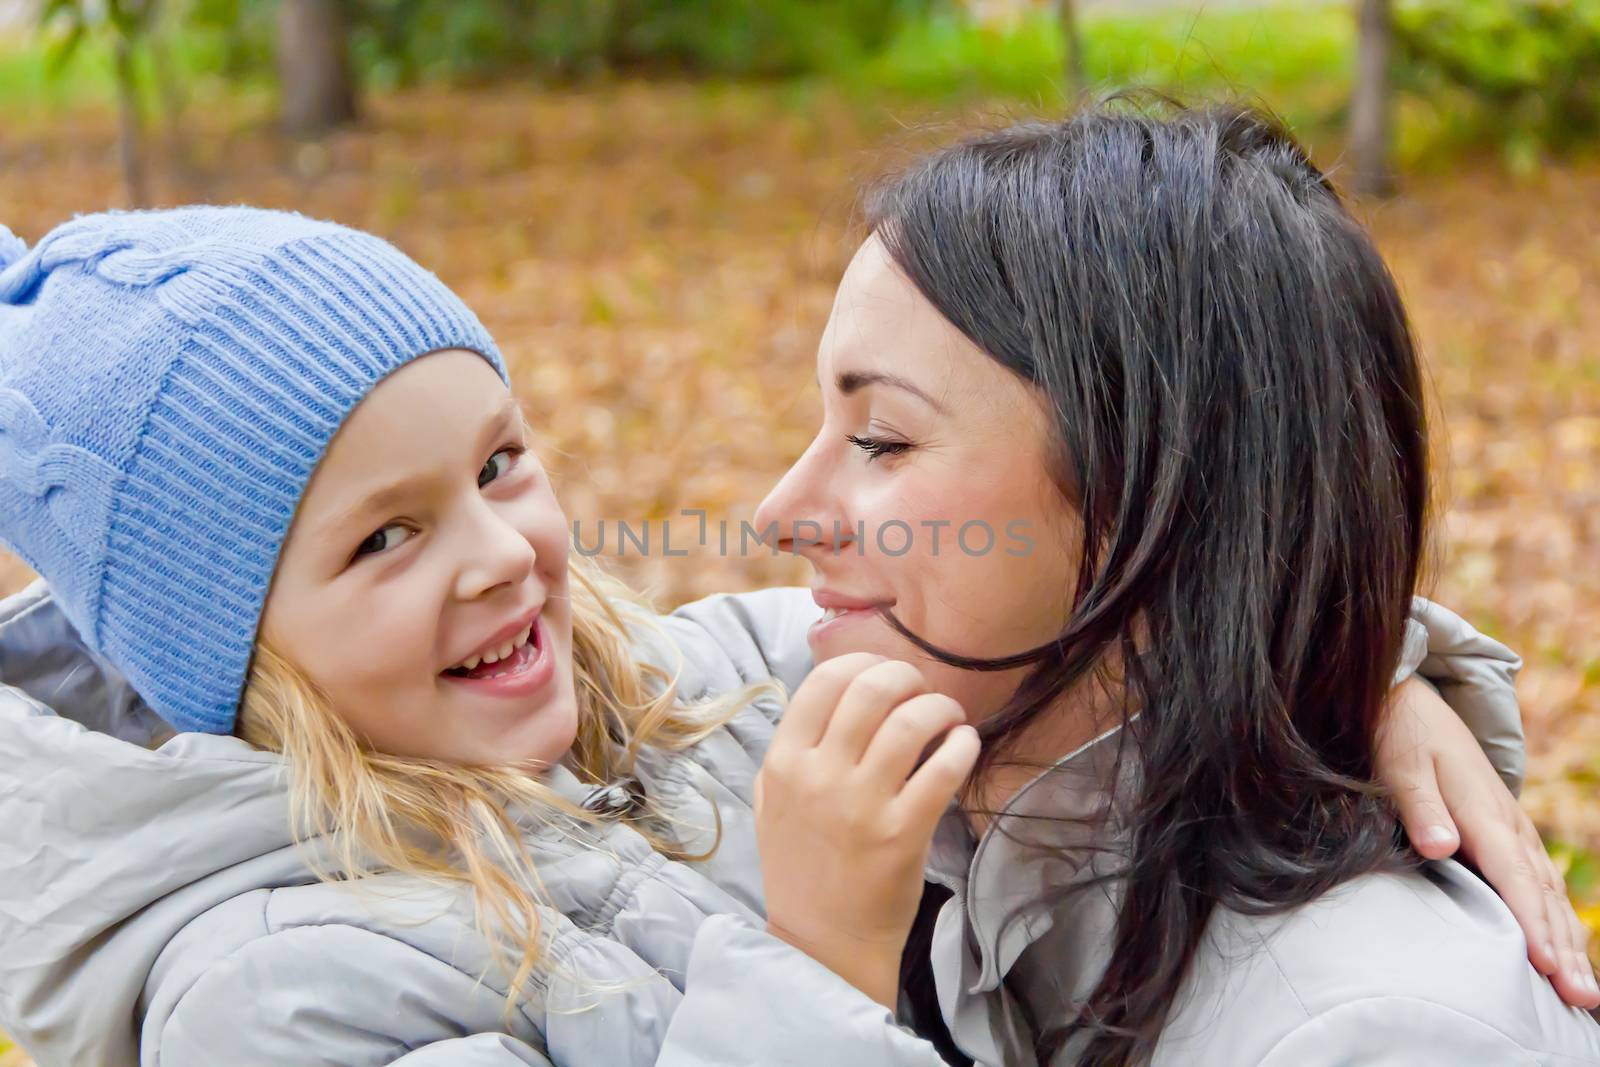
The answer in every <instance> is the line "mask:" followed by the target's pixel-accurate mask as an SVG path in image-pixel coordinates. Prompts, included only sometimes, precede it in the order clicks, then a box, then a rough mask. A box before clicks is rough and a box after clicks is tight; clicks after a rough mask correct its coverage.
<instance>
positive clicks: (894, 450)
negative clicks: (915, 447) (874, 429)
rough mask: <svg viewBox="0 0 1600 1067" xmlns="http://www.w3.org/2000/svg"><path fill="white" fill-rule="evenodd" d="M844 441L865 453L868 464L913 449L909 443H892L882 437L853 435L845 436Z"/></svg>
mask: <svg viewBox="0 0 1600 1067" xmlns="http://www.w3.org/2000/svg"><path fill="white" fill-rule="evenodd" d="M844 439H845V440H846V441H849V442H850V443H851V444H853V445H855V446H856V447H857V448H859V449H861V451H863V452H865V453H866V454H867V462H868V463H871V462H872V461H873V460H875V459H877V458H878V457H879V456H898V455H899V454H900V453H902V452H904V451H906V449H908V448H910V447H911V444H910V442H908V441H890V440H887V439H885V438H882V437H861V436H859V435H857V434H853V433H847V434H845V435H844Z"/></svg>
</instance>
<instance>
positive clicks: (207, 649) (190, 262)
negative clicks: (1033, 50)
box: [0, 207, 506, 733]
mask: <svg viewBox="0 0 1600 1067" xmlns="http://www.w3.org/2000/svg"><path fill="white" fill-rule="evenodd" d="M445 348H464V349H470V350H472V351H476V352H478V353H481V354H482V355H483V357H484V358H485V359H486V360H488V361H489V363H490V364H492V365H493V366H494V368H495V370H496V371H498V372H499V374H500V376H501V378H502V379H504V378H505V377H506V372H505V367H504V365H503V363H502V362H501V359H500V354H499V352H498V350H497V349H496V348H495V345H494V341H493V340H491V339H490V337H489V335H488V333H487V331H485V330H484V328H483V326H482V324H480V323H479V322H478V320H477V318H475V317H474V316H473V314H472V312H471V311H469V310H467V308H466V306H465V305H464V304H462V302H461V301H460V300H459V299H457V298H456V296H455V295H454V294H453V293H451V292H450V290H449V289H447V288H445V286H444V285H443V283H441V282H440V281H439V280H438V279H437V278H435V277H434V276H433V275H432V274H430V273H429V272H427V271H426V270H423V269H422V268H421V267H419V266H418V265H417V264H416V263H414V262H412V261H411V260H410V259H408V258H407V257H406V256H405V255H403V254H402V253H401V252H399V251H398V250H397V249H395V248H394V247H393V246H392V245H390V244H388V243H387V242H385V241H381V240H379V239H378V238H376V237H373V236H371V235H370V234H364V233H359V232H357V231H354V230H349V229H345V228H344V227H342V226H335V225H333V224H332V223H327V222H318V221H316V220H313V219H308V218H305V217H303V216H300V215H293V214H287V213H282V212H274V211H261V210H256V209H252V208H243V207H226V208H224V207H196V208H181V209H177V210H172V211H148V212H115V213H110V214H103V215H88V216H84V217H81V218H77V219H74V220H73V221H71V222H68V223H66V224H64V225H62V226H59V227H57V228H56V229H55V230H53V231H51V232H50V233H49V234H48V235H46V236H45V237H44V238H43V239H42V240H41V241H40V242H39V244H38V246H37V247H36V248H34V249H33V250H32V251H31V252H30V251H27V250H26V248H25V246H24V245H23V244H22V242H21V241H19V240H18V239H17V238H15V237H13V236H12V235H11V233H10V231H8V230H5V229H4V227H0V543H4V544H5V545H6V546H7V547H9V548H10V549H12V550H13V551H14V552H16V553H17V554H18V555H19V556H21V557H22V558H23V559H24V560H25V561H26V562H27V563H28V565H29V566H31V567H32V568H33V569H34V570H36V571H38V572H39V573H40V574H41V575H43V576H44V578H45V579H46V580H47V581H48V582H49V583H50V586H51V588H52V590H53V591H54V593H55V596H56V599H57V600H58V601H59V603H60V604H61V607H62V609H63V611H64V612H65V614H66V616H67V618H68V619H69V620H71V622H72V624H73V626H74V627H75V628H76V629H77V631H78V633H79V634H80V635H81V636H82V638H83V640H84V643H85V644H86V645H87V646H88V647H89V648H90V649H91V650H92V651H94V652H95V653H98V654H99V655H101V656H103V657H104V658H105V659H106V660H107V661H109V662H110V663H111V664H112V665H114V666H115V667H116V668H117V669H118V670H120V671H121V672H122V673H123V675H124V676H126V677H127V679H128V681H129V682H131V683H132V684H133V686H134V688H135V689H136V690H138V692H139V694H140V695H141V696H142V697H144V699H145V700H146V702H148V703H149V704H150V706H151V708H152V709H154V710H155V711H156V712H157V713H158V714H159V715H161V716H162V717H163V718H164V719H166V720H167V721H168V722H170V723H171V724H172V725H173V726H174V727H176V728H177V729H179V730H198V731H204V732H208V733H227V732H229V731H231V730H232V729H233V724H234V717H235V713H236V710H237V706H238V702H239V697H240V694H241V690H242V689H243V686H244V682H245V677H246V671H247V668H248V665H249V662H250V655H251V651H252V649H253V647H254V644H255V635H256V628H257V625H258V623H259V621H260V617H261V611H262V608H263V605H264V602H265V600H266V595H267V589H268V586H269V585H270V584H271V581H272V575H273V571H274V569H275V567H276V565H277V561H278V554H279V551H280V550H281V549H282V547H283V541H284V538H285V536H286V535H287V534H288V531H289V524H290V522H291V520H292V519H293V518H294V513H295V508H296V506H297V505H298V503H299V501H300V497H301V494H302V493H303V492H304V491H305V487H306V484H307V482H308V481H309V480H310V478H311V473H312V471H313V470H314V469H315V467H316V465H317V462H318V461H319V460H320V459H321V458H322V455H323V453H324V452H325V451H326V450H327V448H328V444H329V442H330V441H332V439H333V435H334V432H335V431H336V430H338V428H339V426H340V425H341V424H342V423H343V422H344V420H345V418H346V417H347V416H348V415H349V414H350V412H351V411H352V410H353V409H354V408H355V406H356V404H357V403H359V402H360V400H361V399H362V397H364V396H366V395H367V393H368V392H370V391H371V390H372V388H373V386H375V385H377V384H378V382H379V381H381V380H382V379H383V378H384V377H385V376H386V375H388V374H389V373H390V372H391V371H393V370H395V369H396V368H398V367H400V366H402V365H404V364H405V363H407V362H409V361H411V360H413V359H415V358H417V357H418V356H422V355H426V354H427V353H429V352H435V351H438V350H440V349H445Z"/></svg>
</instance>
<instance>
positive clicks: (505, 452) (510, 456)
mask: <svg viewBox="0 0 1600 1067" xmlns="http://www.w3.org/2000/svg"><path fill="white" fill-rule="evenodd" d="M526 451H527V449H526V448H523V447H522V446H520V445H510V446H507V447H506V448H502V449H501V450H500V451H498V452H496V453H495V454H494V455H492V456H490V457H489V461H488V462H487V463H485V464H484V465H483V470H481V471H479V472H478V488H479V489H482V488H483V487H484V486H486V485H488V484H489V483H490V482H492V481H494V480H495V479H496V478H499V477H501V476H503V475H504V474H505V473H506V472H507V471H509V470H511V468H512V467H514V466H515V465H516V462H517V457H518V456H520V455H522V454H523V453H524V452H526ZM502 456H504V457H505V458H504V460H502V461H501V462H498V463H497V462H496V460H500V459H501V457H502Z"/></svg>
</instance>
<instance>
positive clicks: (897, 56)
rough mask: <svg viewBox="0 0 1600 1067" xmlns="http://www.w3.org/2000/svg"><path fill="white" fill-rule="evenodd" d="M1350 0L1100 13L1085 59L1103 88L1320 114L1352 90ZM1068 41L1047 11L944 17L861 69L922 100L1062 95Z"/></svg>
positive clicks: (1089, 30)
mask: <svg viewBox="0 0 1600 1067" xmlns="http://www.w3.org/2000/svg"><path fill="white" fill-rule="evenodd" d="M1353 23H1354V20H1353V19H1352V18H1351V16H1350V13H1349V11H1347V10H1345V9H1344V8H1342V7H1334V8H1316V9H1313V10H1310V11H1306V10H1303V9H1302V10H1296V9H1295V8H1293V7H1290V6H1287V5H1286V6H1284V7H1281V8H1264V9H1259V10H1251V11H1209V10H1202V11H1201V12H1200V13H1198V14H1196V13H1194V12H1192V11H1191V12H1182V11H1157V12H1147V13H1142V14H1116V13H1102V14H1097V15H1093V16H1090V17H1086V18H1085V19H1084V20H1083V26H1082V34H1083V41H1084V65H1085V69H1086V73H1087V76H1088V79H1089V81H1090V82H1091V84H1092V86H1094V87H1096V88H1122V87H1126V86H1152V87H1159V88H1165V89H1170V90H1177V91H1180V92H1206V93H1213V94H1215V93H1230V94H1234V95H1239V96H1244V97H1247V98H1251V99H1256V100H1258V101H1260V102H1265V103H1267V104H1270V105H1271V106H1273V107H1274V108H1277V109H1279V110H1281V111H1283V112H1284V113H1285V114H1286V115H1288V116H1289V117H1290V118H1294V117H1295V116H1294V112H1296V111H1299V112H1305V113H1308V114H1316V115H1318V116H1321V115H1322V114H1323V113H1325V112H1327V111H1329V110H1331V109H1335V108H1337V107H1339V106H1340V104H1341V103H1342V101H1343V100H1344V98H1345V97H1346V96H1347V95H1348V92H1349V86H1350V78H1351V70H1352V67H1353V65H1354V49H1355V27H1354V24H1353ZM1064 51H1065V49H1064V44H1063V42H1062V40H1061V35H1060V32H1059V29H1058V27H1057V26H1056V23H1055V21H1054V19H1053V18H1051V17H1050V16H1049V15H1047V14H1038V15H1035V16H1033V17H1031V18H1028V19H1026V20H1024V21H1022V22H1020V23H1019V24H1018V25H1017V26H1016V27H1015V28H1013V29H1011V30H1009V31H1002V30H995V29H985V28H983V27H978V26H973V25H971V24H968V23H965V22H962V21H959V20H957V19H954V18H949V17H945V18H937V19H931V20H929V21H927V22H924V23H921V24H918V25H915V26H912V27H910V28H908V29H907V30H906V31H904V32H902V33H901V34H900V35H899V37H898V38H897V39H896V40H895V41H893V42H892V43H891V44H890V46H889V48H888V49H886V50H885V51H884V52H883V54H881V55H880V56H878V57H877V58H876V59H874V60H871V61H870V62H869V63H867V64H866V65H865V66H864V67H862V68H861V69H860V70H859V71H855V72H851V71H846V72H842V74H843V76H844V77H845V78H846V79H847V80H849V81H853V82H854V83H855V84H857V85H859V86H861V87H865V88H870V89H873V90H877V91H888V92H898V93H905V94H908V95H916V96H923V97H941V96H944V97H961V96H974V95H977V96H994V97H1009V98H1014V99H1019V100H1024V101H1030V102H1039V103H1043V104H1047V105H1048V104H1053V103H1059V102H1060V101H1061V100H1062V99H1063V77H1062V73H1063V69H1064V61H1065V60H1064Z"/></svg>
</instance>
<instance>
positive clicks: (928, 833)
mask: <svg viewBox="0 0 1600 1067" xmlns="http://www.w3.org/2000/svg"><path fill="white" fill-rule="evenodd" d="M934 742H938V744H937V746H936V747H934V748H933V749H932V751H931V754H930V755H929V756H928V757H927V759H926V760H921V757H922V754H923V752H924V751H925V750H927V749H928V748H929V746H930V745H932V744H933V743H934ZM977 756H978V734H977V731H976V730H974V729H973V728H972V727H971V726H968V725H966V714H965V713H964V712H963V711H962V709H961V705H960V704H958V703H956V702H955V701H954V700H952V699H950V698H949V697H946V696H942V695H940V694H937V693H931V692H929V691H928V684H927V682H926V681H925V680H924V679H923V677H922V672H920V671H919V670H917V668H915V667H913V666H912V665H911V664H909V663H903V662H900V661H898V660H887V659H884V658H883V657H882V656H874V655H869V654H867V653H853V654H851V655H848V656H840V657H838V658H837V659H832V660H828V661H827V662H825V663H823V664H821V665H820V666H818V667H817V668H816V669H815V670H813V671H812V672H811V674H810V676H809V677H807V679H806V680H805V683H804V684H802V685H801V686H800V688H799V690H798V691H796V693H795V695H794V699H793V700H791V701H790V702H789V707H788V709H787V710H786V711H785V712H784V715H783V721H782V723H781V724H780V725H779V727H778V731H777V734H776V736H774V738H773V740H772V746H771V748H769V749H768V750H767V755H766V760H765V762H764V764H763V766H762V768H761V774H760V776H759V777H758V778H757V779H756V798H755V799H756V832H757V836H758V838H759V841H760V846H761V867H762V875H763V879H764V881H765V883H766V893H767V917H768V926H767V928H768V930H769V931H770V932H771V933H772V934H774V935H775V936H777V937H780V938H782V939H783V940H785V941H787V942H789V944H791V945H794V946H795V947H796V948H798V949H800V950H801V951H803V952H805V953H806V954H808V955H809V956H811V957H812V958H813V959H815V960H817V961H818V962H819V963H822V964H824V965H825V966H827V967H828V968H830V969H831V970H833V971H834V972H835V973H837V974H839V975H841V976H843V977H844V978H845V979H846V980H848V981H849V982H851V983H852V984H853V985H855V986H856V987H857V988H858V989H861V990H862V991H863V992H865V993H867V994H868V995H869V996H871V997H873V998H874V999H875V1000H877V1001H878V1002H879V1003H881V1004H884V1005H886V1006H888V1007H889V1008H891V1009H892V1008H893V1007H894V1004H895V1000H896V997H897V995H898V988H899V967H900V954H901V951H902V950H903V949H904V947H905V941H906V937H907V935H908V934H909V933H910V931H911V923H912V920H913V919H914V918H915V916H916V912H917V904H918V901H919V900H920V899H921V897H922V869H923V865H924V864H925V863H926V861H927V857H928V845H929V842H930V840H931V839H932V837H933V830H934V827H935V826H936V825H937V824H938V822H939V818H940V816H941V815H943V814H944V811H945V809H946V808H947V807H948V806H949V804H950V800H951V798H952V797H953V796H954V795H955V793H956V790H958V789H959V788H960V787H961V785H962V783H963V782H964V781H965V780H966V778H967V775H968V773H969V772H970V771H971V770H972V765H973V762H974V761H975V760H976V759H977ZM919 760H921V762H920V765H919Z"/></svg>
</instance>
